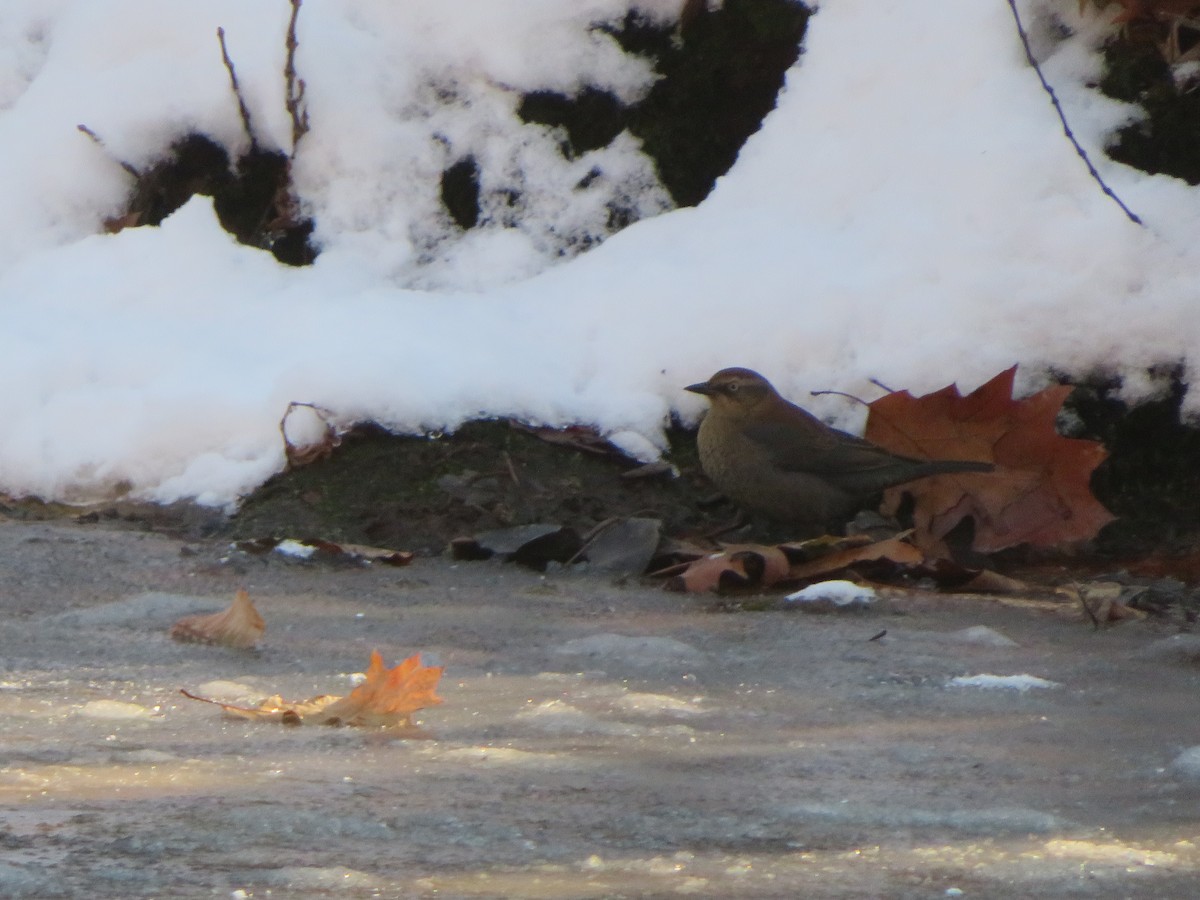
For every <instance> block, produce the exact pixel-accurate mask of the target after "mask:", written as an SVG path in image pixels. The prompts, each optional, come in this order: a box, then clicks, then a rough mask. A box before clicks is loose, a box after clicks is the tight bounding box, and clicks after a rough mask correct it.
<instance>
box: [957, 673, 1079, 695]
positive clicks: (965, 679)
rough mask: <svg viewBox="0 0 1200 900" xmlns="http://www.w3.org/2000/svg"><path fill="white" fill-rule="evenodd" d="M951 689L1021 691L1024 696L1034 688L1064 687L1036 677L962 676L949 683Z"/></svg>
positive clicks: (1055, 682)
mask: <svg viewBox="0 0 1200 900" xmlns="http://www.w3.org/2000/svg"><path fill="white" fill-rule="evenodd" d="M947 683H948V684H949V685H950V687H974V688H982V689H983V690H988V691H995V690H1001V691H1019V692H1020V693H1022V694H1024V693H1025V692H1026V691H1029V690H1032V689H1033V688H1056V687H1062V685H1060V684H1059V683H1058V682H1057V681H1049V680H1047V679H1045V678H1039V677H1038V676H1036V675H960V676H958V677H957V678H951V679H950V681H949V682H947Z"/></svg>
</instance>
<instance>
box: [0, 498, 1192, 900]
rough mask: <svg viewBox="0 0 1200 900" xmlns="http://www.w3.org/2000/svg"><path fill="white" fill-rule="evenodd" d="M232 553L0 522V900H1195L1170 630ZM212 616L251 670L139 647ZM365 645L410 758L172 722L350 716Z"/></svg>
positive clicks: (963, 603)
mask: <svg viewBox="0 0 1200 900" xmlns="http://www.w3.org/2000/svg"><path fill="white" fill-rule="evenodd" d="M227 553H228V549H227V547H226V545H224V544H219V543H189V544H183V543H181V542H179V541H176V540H173V539H169V538H166V537H162V536H158V535H151V534H144V533H136V532H131V531H110V530H103V529H102V528H101V527H99V526H94V525H93V526H80V525H51V524H25V523H17V522H13V521H7V520H0V603H2V604H3V610H4V616H3V620H2V621H3V624H2V625H0V648H3V657H2V668H0V715H2V716H3V720H4V729H3V732H0V895H3V896H5V897H38V898H53V897H89V898H95V897H100V898H103V897H112V898H116V897H121V898H134V897H177V898H179V897H182V898H188V897H212V896H218V897H230V896H234V897H267V896H276V897H279V896H286V897H289V898H311V897H327V896H334V895H336V896H338V897H351V898H353V897H376V896H385V897H397V896H405V897H409V896H413V897H417V896H435V895H436V896H439V897H501V896H503V897H599V896H645V895H654V896H673V895H676V894H679V895H689V894H690V895H695V896H721V897H801V896H802V897H866V896H872V897H899V898H908V897H911V898H928V897H942V896H965V897H1015V896H1039V897H1067V896H1085V895H1086V896H1088V897H1130V896H1155V897H1168V898H1169V897H1181V898H1182V897H1189V896H1194V891H1195V884H1196V878H1197V870H1198V869H1200V848H1198V844H1200V817H1198V815H1197V809H1200V806H1198V801H1200V780H1197V779H1198V778H1200V772H1198V771H1197V769H1198V767H1197V763H1196V759H1197V756H1198V754H1200V751H1197V750H1195V749H1192V750H1191V752H1190V753H1189V752H1187V751H1188V750H1189V748H1195V747H1197V745H1200V719H1198V718H1197V717H1196V715H1195V698H1196V692H1197V686H1198V682H1200V669H1198V668H1197V666H1196V660H1197V659H1198V658H1200V650H1198V649H1197V646H1196V642H1195V639H1194V638H1191V637H1190V636H1187V635H1182V636H1181V635H1176V634H1171V633H1169V632H1168V631H1167V630H1166V628H1165V626H1156V625H1154V624H1153V623H1133V624H1126V625H1122V626H1120V627H1115V628H1112V629H1109V630H1106V631H1101V632H1096V631H1093V630H1092V629H1091V628H1090V627H1087V626H1085V625H1083V624H1081V623H1080V622H1078V621H1075V620H1073V619H1070V618H1066V617H1056V616H1054V615H1051V614H1048V613H1046V612H1042V611H1036V610H1030V609H1019V608H1010V607H1006V606H1003V605H1000V604H999V603H997V602H996V601H995V600H992V599H986V598H984V599H980V598H970V599H965V598H931V597H926V598H912V597H909V598H907V599H898V598H895V597H890V598H889V597H887V596H881V597H880V598H878V600H877V601H876V602H875V603H874V604H873V605H872V606H871V608H869V609H867V610H863V609H861V608H860V609H858V610H856V611H853V612H846V613H842V614H833V615H808V614H804V613H801V612H766V613H751V612H745V613H739V614H732V615H730V614H716V613H712V612H709V611H707V610H706V607H707V606H708V601H706V599H705V598H701V597H695V596H684V595H678V594H669V593H665V592H663V591H660V590H658V589H657V588H654V587H648V586H642V585H638V584H626V585H624V586H620V585H614V584H612V583H610V582H608V581H606V580H604V579H600V578H595V577H590V576H586V575H583V576H580V575H563V574H551V575H548V576H542V575H539V574H536V573H532V572H528V571H524V570H521V569H517V568H514V567H511V566H500V565H492V564H488V563H461V564H457V565H455V564H451V563H449V562H446V561H444V560H418V561H417V562H416V563H414V564H413V565H412V566H411V567H408V568H404V569H375V570H355V569H345V568H343V569H331V568H324V567H318V566H313V565H311V564H304V563H287V562H281V561H272V562H270V563H264V562H262V561H261V560H258V559H240V560H239V559H232V560H230V559H228V558H226V559H225V561H222V560H223V557H227ZM238 587H245V588H246V589H247V590H248V591H249V592H250V593H251V595H252V596H253V597H254V598H255V600H256V602H257V604H258V606H259V609H260V610H261V611H262V613H263V615H264V616H265V618H266V620H267V629H268V630H267V636H266V640H265V647H264V648H263V649H262V650H261V652H258V653H245V652H234V651H229V650H223V649H219V648H209V647H203V646H196V645H182V644H177V643H173V642H172V641H171V640H169V639H168V638H167V636H166V629H167V628H168V627H169V625H170V624H171V622H173V621H174V620H175V619H176V618H178V617H179V616H180V615H183V614H186V613H190V612H196V611H202V610H215V609H217V608H220V607H223V606H224V605H225V604H226V603H227V602H228V601H229V599H230V598H231V597H232V595H233V593H234V591H235V590H236V589H237V588H238ZM885 629H886V631H887V634H886V635H885V636H884V637H882V638H879V639H876V640H871V638H872V637H875V636H876V635H878V633H879V632H881V631H884V630H885ZM1014 642H1015V643H1014ZM372 648H379V649H380V650H381V651H382V652H383V653H384V655H385V656H386V657H387V661H388V662H389V664H390V663H391V662H394V661H396V660H398V659H400V658H403V657H405V656H408V655H409V654H411V653H413V652H416V651H420V652H421V653H422V654H424V656H425V661H426V662H427V663H437V664H442V665H445V666H446V676H445V678H444V679H443V682H442V685H441V689H440V693H441V694H442V696H443V697H444V698H445V703H444V704H443V705H442V706H438V707H435V708H432V709H429V710H426V711H424V712H423V713H422V714H421V715H420V718H421V721H422V729H423V734H422V735H420V736H418V737H412V736H409V737H397V736H395V735H392V734H389V733H387V732H380V731H366V730H353V729H342V730H334V729H328V728H320V727H309V726H303V727H300V728H292V729H286V728H283V727H280V726H277V725H270V724H259V723H244V722H233V721H227V720H224V719H222V718H221V716H220V714H219V712H218V710H217V709H216V708H215V707H211V706H207V705H204V704H200V703H195V702H192V701H189V700H186V699H184V698H183V697H181V696H180V695H179V694H178V693H177V691H178V689H179V688H181V687H186V688H189V689H192V690H196V691H199V692H208V693H217V694H222V695H224V696H230V697H232V696H235V695H238V694H243V695H245V697H246V698H247V699H256V698H258V697H261V696H263V695H267V694H271V693H275V692H279V693H282V694H283V695H284V696H286V697H290V698H303V697H308V696H311V695H314V694H317V693H343V692H345V691H346V690H348V688H349V684H350V683H349V680H348V678H347V674H348V673H352V672H355V671H361V669H362V668H363V667H364V666H365V663H366V661H367V657H368V654H369V652H370V650H371V649H372ZM971 676H996V677H995V678H991V679H982V680H978V681H979V683H980V684H989V685H990V689H982V688H980V687H978V686H971V684H970V683H969V682H968V683H965V684H962V686H952V685H951V684H950V682H951V681H952V679H955V678H961V677H968V678H969V677H971ZM1000 676H1025V678H1024V679H1017V680H1016V681H1014V682H1012V683H1013V684H1014V685H1019V684H1029V683H1030V682H1029V681H1028V679H1031V678H1036V679H1043V680H1044V681H1046V682H1048V683H1052V684H1048V685H1047V686H1046V689H1038V690H1030V689H1026V690H1021V689H1016V688H1012V689H1005V688H1004V687H1003V681H1001V680H999V677H1000ZM1055 685H1056V686H1055ZM959 892H961V893H959Z"/></svg>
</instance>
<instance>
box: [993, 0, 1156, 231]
mask: <svg viewBox="0 0 1200 900" xmlns="http://www.w3.org/2000/svg"><path fill="white" fill-rule="evenodd" d="M1008 8H1009V9H1011V10H1012V14H1013V21H1015V22H1016V24H1017V34H1018V35H1020V37H1021V46H1022V47H1024V48H1025V58H1026V59H1027V60H1029V64H1030V65H1031V66H1033V70H1034V71H1035V72H1037V77H1038V80H1039V81H1041V83H1042V89H1043V90H1045V92H1046V93H1047V94H1049V95H1050V102H1051V103H1053V104H1054V110H1055V112H1057V113H1058V119H1059V121H1060V122H1062V127H1063V134H1065V135H1066V136H1067V140H1069V141H1070V142H1071V143H1072V144H1073V145H1074V147H1075V152H1076V153H1078V154H1079V158H1080V159H1082V160H1083V164H1084V165H1085V166H1087V170H1088V173H1089V174H1090V175H1091V176H1092V177H1093V178H1094V179H1096V183H1097V184H1098V185H1100V190H1102V191H1104V193H1106V194H1107V195H1108V196H1109V197H1110V198H1111V199H1112V201H1113V202H1114V203H1116V204H1117V206H1119V207H1121V211H1122V212H1123V213H1125V215H1126V216H1128V217H1129V221H1130V222H1133V223H1134V224H1135V225H1142V226H1144V225H1145V223H1144V222H1143V221H1142V220H1141V219H1139V218H1138V217H1137V216H1136V215H1135V214H1134V213H1133V211H1132V210H1130V209H1129V207H1128V206H1126V205H1125V204H1124V203H1122V202H1121V198H1120V197H1118V196H1117V195H1116V194H1115V193H1113V190H1112V188H1110V187H1109V186H1108V185H1107V184H1105V183H1104V179H1103V178H1101V177H1100V173H1099V172H1097V171H1096V167H1095V166H1093V165H1092V161H1091V159H1089V158H1088V155H1087V151H1086V150H1084V149H1083V147H1082V146H1081V145H1080V143H1079V141H1078V140H1076V139H1075V135H1074V133H1072V131H1071V126H1070V125H1069V124H1068V123H1067V114H1066V113H1065V112H1063V108H1062V104H1061V103H1059V102H1058V95H1057V94H1055V93H1054V88H1052V87H1051V86H1050V82H1048V81H1047V80H1046V76H1045V75H1043V74H1042V67H1041V66H1039V65H1038V61H1037V60H1036V59H1034V58H1033V50H1032V49H1030V47H1029V35H1028V34H1026V33H1025V26H1023V25H1022V24H1021V14H1020V13H1019V12H1017V3H1016V0H1008Z"/></svg>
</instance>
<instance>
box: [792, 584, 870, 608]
mask: <svg viewBox="0 0 1200 900" xmlns="http://www.w3.org/2000/svg"><path fill="white" fill-rule="evenodd" d="M784 599H785V600H787V601H789V602H791V603H816V602H820V601H826V602H830V603H833V604H834V605H835V606H851V605H854V604H858V605H862V606H865V605H868V604H870V603H873V602H874V601H875V589H874V588H869V587H865V586H863V585H861V584H855V583H854V582H853V581H845V580H842V579H834V580H832V581H820V582H817V583H816V584H810V585H809V586H808V587H804V588H801V589H800V590H798V591H795V592H793V593H791V594H788V595H787V596H786V597H785V598H784Z"/></svg>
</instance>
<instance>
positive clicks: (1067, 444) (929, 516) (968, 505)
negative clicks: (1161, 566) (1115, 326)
mask: <svg viewBox="0 0 1200 900" xmlns="http://www.w3.org/2000/svg"><path fill="white" fill-rule="evenodd" d="M1016 370H1017V369H1016V366H1013V367H1012V368H1011V369H1008V370H1006V371H1004V372H1001V373H1000V374H999V375H997V376H996V377H995V378H993V379H992V380H991V381H989V382H987V383H986V384H984V385H981V386H980V387H979V388H978V389H977V390H975V391H973V392H971V393H970V394H967V395H966V396H963V395H961V394H960V393H959V392H958V388H957V387H956V386H955V385H949V386H948V387H945V388H942V389H941V390H940V391H935V392H934V393H932V394H926V395H925V396H923V397H913V396H912V394H910V393H908V392H907V391H896V392H894V393H891V394H887V395H886V396H884V397H881V398H879V399H878V400H876V401H874V402H873V403H871V404H870V410H871V412H870V416H869V418H868V419H867V429H866V438H867V440H870V441H874V442H875V443H876V444H879V445H881V446H883V447H886V448H888V449H889V450H892V451H894V452H896V453H902V454H904V455H906V456H913V457H920V458H929V459H978V460H984V461H988V462H994V463H995V464H996V471H994V472H985V473H965V474H955V475H939V476H936V477H934V478H924V479H921V480H920V481H916V482H912V483H910V484H906V485H901V486H899V487H895V488H891V489H889V490H888V491H886V492H885V493H884V507H885V511H886V512H889V513H893V512H895V511H896V509H898V507H899V506H900V503H901V502H902V500H903V497H904V495H905V494H910V495H912V497H913V498H914V500H915V502H916V505H915V508H914V510H913V524H914V527H915V532H916V533H915V535H914V537H915V539H916V541H917V543H918V544H919V545H921V546H923V547H926V548H929V549H935V548H936V549H938V550H943V551H944V547H942V540H943V539H944V538H945V537H946V535H947V534H949V533H950V531H951V530H952V529H953V528H954V527H955V526H956V525H958V523H959V522H961V521H962V520H963V519H964V518H966V517H967V516H971V517H972V518H973V519H974V523H975V540H974V546H975V549H976V550H979V551H982V552H984V553H990V552H994V551H996V550H1002V549H1004V548H1006V547H1013V546H1016V545H1017V544H1035V545H1038V546H1044V547H1046V546H1057V545H1060V544H1067V543H1072V542H1076V541H1082V540H1087V539H1089V538H1092V537H1094V536H1095V535H1096V533H1097V532H1098V531H1099V530H1100V529H1101V528H1103V527H1104V526H1105V525H1106V524H1108V523H1109V522H1111V521H1112V520H1113V516H1112V514H1111V513H1110V512H1109V511H1108V510H1106V509H1105V508H1104V507H1103V506H1101V505H1100V503H1099V502H1098V501H1097V500H1096V498H1095V497H1093V496H1092V492H1091V488H1090V487H1089V481H1090V479H1091V474H1092V472H1093V470H1094V469H1095V468H1096V466H1098V465H1100V463H1101V462H1103V461H1104V459H1105V458H1106V457H1107V455H1108V454H1107V452H1106V451H1105V450H1104V447H1103V446H1101V445H1100V444H1099V443H1097V442H1095V441H1088V440H1080V439H1076V438H1067V437H1063V436H1062V435H1060V434H1059V433H1058V431H1057V430H1056V428H1055V420H1056V419H1057V417H1058V412H1059V409H1060V408H1061V407H1062V403H1063V401H1064V400H1065V399H1066V397H1067V395H1068V394H1069V393H1070V392H1071V390H1072V388H1071V386H1070V385H1054V386H1052V387H1048V388H1046V389H1045V390H1042V391H1039V392H1038V393H1036V394H1033V395H1032V396H1030V397H1025V398H1024V399H1021V400H1014V399H1013V397H1012V387H1013V378H1014V376H1015V374H1016Z"/></svg>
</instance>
